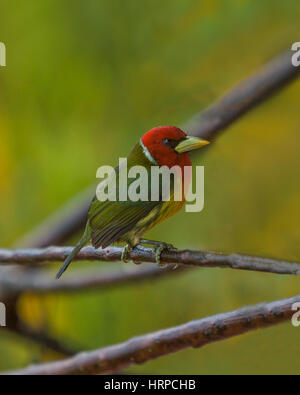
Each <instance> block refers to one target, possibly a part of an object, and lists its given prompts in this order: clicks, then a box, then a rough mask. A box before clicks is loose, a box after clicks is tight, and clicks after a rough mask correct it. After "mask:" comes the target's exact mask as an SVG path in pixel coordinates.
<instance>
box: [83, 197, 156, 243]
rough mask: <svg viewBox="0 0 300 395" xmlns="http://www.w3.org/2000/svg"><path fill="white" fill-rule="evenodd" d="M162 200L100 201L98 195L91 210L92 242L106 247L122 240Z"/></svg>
mask: <svg viewBox="0 0 300 395" xmlns="http://www.w3.org/2000/svg"><path fill="white" fill-rule="evenodd" d="M160 204H161V202H140V201H139V202H136V203H135V204H134V203H133V202H131V203H128V202H119V201H115V202H109V201H107V202H100V201H99V200H98V199H97V197H95V198H94V200H93V201H92V204H91V207H90V210H89V225H90V228H91V238H92V244H93V246H94V247H95V248H99V247H102V248H105V247H107V246H108V245H110V244H112V243H114V242H116V241H118V240H120V238H121V237H122V236H123V235H125V234H126V233H127V232H129V231H130V230H132V229H134V227H135V226H136V224H137V223H138V222H139V221H140V220H142V219H143V218H145V217H147V215H148V214H149V213H150V212H151V210H153V209H154V207H156V206H157V205H160Z"/></svg>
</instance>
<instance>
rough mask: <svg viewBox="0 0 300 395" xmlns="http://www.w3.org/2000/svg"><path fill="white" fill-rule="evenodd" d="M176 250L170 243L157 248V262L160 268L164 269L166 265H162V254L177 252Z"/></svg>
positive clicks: (161, 244)
mask: <svg viewBox="0 0 300 395" xmlns="http://www.w3.org/2000/svg"><path fill="white" fill-rule="evenodd" d="M175 249H176V248H175V247H174V246H173V244H168V243H164V242H162V243H160V244H159V246H158V247H156V248H155V261H156V263H157V265H158V266H159V267H164V266H165V265H164V264H163V263H161V258H160V256H161V253H162V252H163V251H164V250H175Z"/></svg>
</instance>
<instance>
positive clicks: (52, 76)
mask: <svg viewBox="0 0 300 395" xmlns="http://www.w3.org/2000/svg"><path fill="white" fill-rule="evenodd" d="M0 9H1V12H0V41H2V42H4V43H5V44H6V48H7V67H6V68H4V67H1V68H0V203H1V216H0V243H1V247H9V246H11V245H12V244H13V242H14V241H15V240H16V239H17V238H18V237H20V236H21V235H23V234H24V233H26V232H27V231H29V230H30V229H32V228H33V227H34V226H36V225H37V224H38V223H39V222H40V221H41V220H43V219H44V218H45V217H47V215H49V214H51V213H52V212H53V211H54V210H55V209H57V208H58V207H59V206H60V205H62V204H63V203H64V202H66V201H67V200H68V199H70V198H71V197H72V196H73V195H74V194H76V193H78V192H79V191H81V190H82V189H84V188H85V187H87V186H88V185H90V184H91V183H92V182H94V181H95V173H96V169H97V168H98V167H99V166H100V165H103V164H110V165H115V164H116V163H117V160H118V158H119V157H120V156H124V155H125V156H126V155H127V153H128V151H129V150H130V148H131V147H132V146H133V144H134V143H135V142H136V141H137V139H138V138H139V136H140V135H141V134H143V133H144V132H145V131H146V130H148V129H149V128H151V127H153V126H158V125H164V124H172V125H182V124H183V123H184V121H186V120H187V119H188V118H189V117H191V116H193V115H194V114H195V113H196V112H198V111H199V110H201V109H202V108H205V107H206V106H207V105H209V104H210V103H211V102H212V101H214V100H215V99H216V98H218V97H219V96H220V95H221V94H223V93H224V92H225V91H226V90H228V89H229V88H231V87H232V86H233V85H234V84H236V83H237V82H238V81H240V80H241V79H242V78H245V77H246V76H248V75H249V74H250V73H252V72H253V71H255V70H256V69H257V68H258V67H259V66H260V65H261V64H263V63H264V62H265V61H267V60H268V59H270V58H271V57H272V56H274V55H276V54H277V53H279V52H280V51H281V50H283V49H286V48H289V47H290V46H291V44H292V42H295V41H299V12H300V3H299V1H298V0H289V1H285V0H281V1H279V0H273V1H270V0H248V1H242V0H226V1H217V0H214V1H212V0H211V1H200V0H198V1H196V0H184V1H183V0H164V1H158V0H143V1H139V0H126V1H121V0H112V1H110V0H102V1H96V0H85V1H83V0H81V1H79V0H73V1H72V2H70V1H66V0H65V1H61V0H60V1H59V0H44V1H43V2H38V1H33V0H29V1H26V2H24V1H18V0H11V1H2V2H1V6H0ZM299 95H300V80H299V81H296V82H294V83H292V84H291V85H290V86H289V87H288V88H286V89H285V90H284V91H282V92H280V93H279V94H277V95H276V96H274V97H273V98H272V99H271V100H269V101H268V102H266V103H264V104H262V105H261V106H259V107H258V108H256V109H255V110H254V111H253V112H251V113H250V114H248V115H247V116H245V117H243V118H242V119H241V120H239V121H238V122H236V123H235V124H234V125H233V126H231V127H230V129H229V130H228V131H226V133H224V134H223V135H222V136H221V137H220V138H219V139H218V140H217V142H216V144H215V145H214V146H213V147H212V149H211V150H210V151H209V152H208V153H207V155H205V157H203V158H202V157H201V156H200V155H199V156H197V157H196V158H195V160H194V164H199V165H202V164H204V165H205V177H206V179H205V188H206V189H205V209H204V211H202V212H201V213H185V212H184V210H183V211H182V212H181V213H179V214H178V215H177V216H175V217H174V218H172V219H170V220H169V221H167V222H166V223H164V224H162V225H160V226H159V227H157V228H155V229H154V230H153V231H151V233H149V234H148V235H147V236H149V238H151V237H152V238H153V239H161V240H165V241H167V242H172V243H173V244H175V245H176V246H177V247H182V248H185V247H186V248H197V249H199V248H203V249H211V250H216V251H225V252H227V251H228V252H231V251H234V252H240V253H246V254H256V255H263V256H270V257H276V258H284V259H289V260H295V261H297V260H298V261H299V260H300V243H299V221H300V214H299V211H300V210H299V205H300V182H299V167H300V155H299V149H300V134H299V129H300V118H299ZM75 240H77V238H74V240H70V243H74V242H75ZM83 265H84V264H83ZM89 265H91V263H89ZM78 266H80V265H79V264H78V265H77V267H78ZM81 266H82V265H81ZM51 268H52V269H53V265H51ZM75 270H76V265H74V266H72V267H71V270H70V271H75ZM68 275H69V273H67V274H66V276H68ZM49 276H53V273H52V271H51V272H49ZM297 293H299V278H297V277H288V276H280V275H272V274H264V273H253V272H243V271H241V272H239V271H234V270H229V269H228V270H220V269H206V270H198V271H197V270H194V271H193V273H187V274H182V275H178V276H171V277H170V278H169V279H166V277H164V278H163V279H161V280H158V281H152V282H147V283H140V284H136V285H128V286H124V287H120V288H114V289H113V290H107V291H101V292H100V291H93V292H81V293H78V294H71V295H67V296H64V295H49V296H38V297H36V296H33V295H25V296H23V298H22V300H21V303H20V305H19V308H20V313H21V314H22V315H23V316H24V318H26V319H27V320H28V321H29V322H30V323H31V324H32V325H34V327H36V328H39V327H41V328H43V327H45V326H46V327H47V329H48V330H49V331H50V333H51V334H53V335H55V336H57V338H59V339H60V340H61V341H64V342H65V343H66V344H71V345H72V344H79V345H81V347H82V348H83V349H93V348H95V347H101V346H105V345H109V344H113V343H116V342H120V341H123V340H126V339H128V338H130V337H132V336H135V335H138V334H143V333H147V332H150V331H154V330H158V329H161V328H165V327H169V326H172V325H177V324H180V323H184V322H186V321H189V320H192V319H196V318H200V317H205V316H207V315H212V314H216V313H219V312H223V311H227V310H232V309H236V308H238V307H241V306H243V305H248V304H254V303H258V302H263V301H270V300H275V299H277V298H285V297H289V296H292V295H295V294H297ZM299 351H300V328H294V327H293V326H292V325H291V324H290V323H286V324H283V325H280V326H277V327H273V328H270V329H266V330H261V331H257V332H251V333H250V334H247V335H243V336H239V337H236V338H233V339H230V340H227V341H224V342H220V343H215V344H211V345H209V346H207V347H204V348H201V349H191V350H187V351H183V352H180V353H177V354H174V355H170V356H167V357H163V358H160V359H157V360H154V361H152V362H149V363H147V364H145V365H141V366H133V367H131V368H130V369H128V370H127V372H131V373H153V374H155V373H160V374H167V373H169V374H171V373H195V374H198V373H199V374H200V373H207V374H214V373H220V374H234V373H238V374H242V373H244V374H247V373H250V374H254V373H256V374H257V373H258V374H259V373H269V374H280V373H286V374H289V373H293V374H299V373H300V368H299ZM52 357H54V356H53V355H51V354H49V353H47V354H45V353H43V352H41V350H40V349H39V347H37V346H35V345H34V344H33V343H30V342H27V341H25V340H22V339H21V338H17V337H15V336H13V335H9V334H7V332H5V331H2V330H1V333H0V369H1V370H7V369H13V368H16V367H21V366H25V365H27V364H29V363H32V362H38V361H41V360H47V359H51V358H52Z"/></svg>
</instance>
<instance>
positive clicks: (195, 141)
mask: <svg viewBox="0 0 300 395" xmlns="http://www.w3.org/2000/svg"><path fill="white" fill-rule="evenodd" d="M209 143H210V142H209V141H207V140H203V139H200V138H199V137H193V136H187V137H186V139H185V140H183V141H181V143H179V144H178V145H177V146H176V147H175V151H176V152H178V153H179V154H182V153H183V152H189V151H193V150H195V149H198V148H201V147H204V146H205V145H207V144H209Z"/></svg>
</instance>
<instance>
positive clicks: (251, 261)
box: [0, 246, 300, 274]
mask: <svg viewBox="0 0 300 395" xmlns="http://www.w3.org/2000/svg"><path fill="white" fill-rule="evenodd" d="M72 249H73V248H72V247H48V248H40V249H38V248H36V249H19V250H8V249H0V263H2V264H16V263H17V264H32V263H46V262H57V261H64V260H65V259H66V257H67V256H68V255H69V254H70V253H71V251H72ZM122 251H123V248H122V247H113V246H111V247H107V248H105V249H104V250H102V249H95V248H93V247H91V246H89V247H84V248H83V249H82V250H81V251H80V252H79V254H78V255H77V256H76V257H75V258H74V261H105V262H118V261H120V260H121V255H122ZM128 256H129V257H130V258H131V259H132V260H133V262H135V263H141V262H156V258H155V250H154V249H152V248H146V247H143V246H137V247H135V248H134V249H131V250H130V252H129V255H128ZM161 263H163V264H166V265H172V266H174V265H183V266H196V267H201V268H202V267H219V268H231V269H238V270H253V271H259V272H267V273H277V274H300V263H295V262H287V261H280V260H276V259H270V258H262V257H256V256H249V255H240V254H222V253H216V252H206V251H192V250H164V251H163V252H162V254H161Z"/></svg>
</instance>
